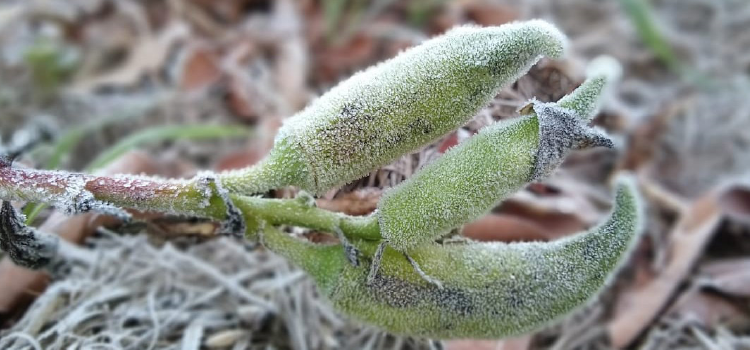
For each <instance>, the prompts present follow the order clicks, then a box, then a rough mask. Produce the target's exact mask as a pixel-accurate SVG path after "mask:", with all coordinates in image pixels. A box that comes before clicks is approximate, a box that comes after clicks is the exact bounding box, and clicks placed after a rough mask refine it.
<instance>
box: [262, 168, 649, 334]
mask: <svg viewBox="0 0 750 350" xmlns="http://www.w3.org/2000/svg"><path fill="white" fill-rule="evenodd" d="M642 220H643V213H642V207H641V204H640V200H639V199H638V196H637V192H636V189H635V184H634V182H633V181H632V180H631V179H630V178H629V177H623V178H621V179H620V181H618V184H617V189H616V195H615V205H614V208H613V211H612V212H611V214H610V216H609V218H608V219H607V220H606V222H604V223H602V224H601V225H599V226H597V227H595V228H593V229H591V230H589V231H587V232H585V233H580V234H578V235H575V236H571V237H568V238H564V239H561V240H558V241H553V242H534V243H513V244H506V243H499V242H492V243H486V242H485V243H479V242H472V241H469V242H464V243H452V244H442V245H441V244H437V243H432V244H427V245H424V246H421V247H418V248H416V249H414V250H413V251H412V253H411V255H412V257H413V258H414V259H415V260H416V261H417V262H418V263H419V264H420V265H421V266H422V267H423V269H424V271H425V272H426V273H427V274H429V275H430V276H433V277H436V278H437V279H439V280H441V281H442V284H443V287H442V288H439V287H437V286H435V285H433V284H430V283H428V282H426V281H425V280H423V279H422V278H421V277H420V276H419V275H418V274H417V273H415V271H414V270H413V268H412V266H411V265H410V264H409V263H408V262H407V261H406V260H405V259H404V258H403V256H402V255H401V253H399V252H397V251H395V250H392V249H386V251H385V254H384V256H383V260H382V265H381V268H380V271H379V273H378V275H377V276H376V277H375V279H374V280H372V281H371V283H368V266H369V264H370V260H369V259H367V258H363V259H362V262H363V265H364V266H361V267H353V266H351V265H350V264H349V263H348V262H347V261H346V259H345V257H344V256H343V255H342V254H341V246H340V245H333V246H321V245H316V244H312V243H309V242H306V241H302V240H299V239H296V238H293V237H291V236H289V235H287V234H284V233H282V232H280V231H278V230H277V229H275V228H273V227H267V228H266V229H265V233H264V234H263V241H264V243H265V245H266V246H267V247H268V248H269V249H271V250H272V251H274V252H276V253H278V254H280V255H282V256H284V257H286V258H288V259H290V260H291V261H293V262H294V263H295V264H297V265H299V266H300V267H301V268H302V269H304V270H305V271H307V272H308V273H309V274H310V275H311V276H312V277H313V278H314V279H315V280H316V282H317V285H318V288H319V289H320V291H321V292H322V293H323V294H325V295H326V296H327V297H328V298H329V299H330V301H331V303H332V304H333V306H334V307H335V308H336V309H337V310H339V311H340V312H342V313H344V314H347V315H349V316H351V317H353V318H356V319H359V320H361V321H364V322H367V323H370V324H373V325H376V326H378V327H380V328H382V329H384V330H387V331H389V332H392V333H399V334H408V335H414V336H424V337H431V338H442V339H447V338H499V337H505V336H512V335H517V334H521V333H524V332H528V331H531V330H534V329H538V328H541V327H543V326H544V325H546V324H549V323H550V322H551V321H554V320H555V319H557V318H559V317H561V316H562V315H565V314H567V313H569V312H570V311H572V310H574V309H575V308H577V307H579V306H581V305H583V304H585V303H586V301H587V300H589V299H591V298H592V297H593V296H594V295H596V294H597V293H598V292H599V291H600V290H601V289H602V288H603V287H604V286H605V285H606V284H607V282H608V281H610V280H611V279H612V276H613V274H614V271H615V270H616V267H617V266H618V265H619V264H620V263H621V262H622V261H623V260H624V258H625V257H626V255H627V252H628V251H629V249H630V248H631V247H632V246H633V245H634V242H635V241H636V238H637V237H638V234H639V232H640V231H641V222H642ZM354 244H355V245H356V246H357V247H358V248H359V249H360V250H361V252H362V253H363V255H364V256H366V257H372V256H373V252H374V251H375V249H376V245H377V243H375V242H371V241H358V242H354Z"/></svg>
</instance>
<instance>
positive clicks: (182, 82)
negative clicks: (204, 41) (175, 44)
mask: <svg viewBox="0 0 750 350" xmlns="http://www.w3.org/2000/svg"><path fill="white" fill-rule="evenodd" d="M184 55H185V57H184V58H183V62H182V67H181V68H180V70H181V74H180V76H179V83H178V85H179V87H180V89H182V90H183V91H187V92H190V91H197V90H201V89H205V88H206V87H208V86H210V85H212V84H214V83H216V82H217V81H218V80H219V78H220V77H221V69H220V68H219V62H218V58H217V55H216V53H215V52H214V51H213V50H211V49H210V48H209V47H207V46H206V45H194V46H193V47H191V48H188V49H186V50H185V53H184Z"/></svg>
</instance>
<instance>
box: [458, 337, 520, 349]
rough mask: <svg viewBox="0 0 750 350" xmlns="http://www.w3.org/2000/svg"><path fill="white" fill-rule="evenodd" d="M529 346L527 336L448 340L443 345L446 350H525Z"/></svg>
mask: <svg viewBox="0 0 750 350" xmlns="http://www.w3.org/2000/svg"><path fill="white" fill-rule="evenodd" d="M530 346H531V336H528V335H526V336H520V337H514V338H506V339H503V340H475V339H461V340H450V341H448V342H446V344H445V348H446V350H527V349H529V347H530Z"/></svg>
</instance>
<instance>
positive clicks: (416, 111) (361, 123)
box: [225, 20, 566, 193]
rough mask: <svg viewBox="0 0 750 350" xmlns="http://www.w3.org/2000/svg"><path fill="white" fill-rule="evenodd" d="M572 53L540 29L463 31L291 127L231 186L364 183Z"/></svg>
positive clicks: (554, 33)
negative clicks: (548, 60) (534, 70)
mask: <svg viewBox="0 0 750 350" xmlns="http://www.w3.org/2000/svg"><path fill="white" fill-rule="evenodd" d="M565 46H566V39H565V37H564V35H563V34H562V33H561V32H560V31H559V30H558V29H557V28H555V27H554V26H552V25H551V24H549V23H547V22H544V21H540V20H534V21H528V22H516V23H511V24H506V25H502V26H499V27H485V28H482V27H475V26H464V27H459V28H456V29H453V30H451V31H449V32H448V33H446V34H445V35H442V36H439V37H436V38H434V39H431V40H428V41H426V42H424V43H423V44H421V45H419V46H416V47H414V48H411V49H409V50H406V51H404V52H402V53H401V54H399V55H398V56H396V57H394V58H392V59H390V60H388V61H385V62H382V63H380V64H378V65H376V66H373V67H371V68H369V69H367V70H364V71H362V72H359V73H357V74H355V75H354V76H352V77H351V78H349V79H347V80H345V81H343V82H342V83H340V84H339V85H338V86H336V87H334V88H333V89H331V90H330V91H329V92H327V93H326V94H324V95H323V96H321V97H320V98H318V99H317V100H316V101H314V102H313V103H312V104H310V105H309V106H308V107H307V108H305V109H304V110H303V111H301V112H300V113H298V114H297V115H295V116H293V117H292V118H290V119H288V120H287V121H286V122H285V124H284V125H283V126H282V128H281V129H280V130H279V133H278V134H277V136H276V140H275V145H274V148H273V149H272V150H271V152H270V154H269V155H268V157H267V158H266V159H265V160H264V161H262V162H261V163H260V164H259V165H257V166H255V167H252V168H249V169H246V170H242V171H238V172H234V173H231V174H227V175H226V178H227V179H231V180H230V181H225V186H227V188H228V189H230V190H231V191H234V192H245V193H252V192H258V191H265V190H268V189H269V188H260V187H258V186H256V185H257V184H264V183H263V181H260V182H258V181H257V180H256V179H258V178H259V177H272V178H276V179H278V181H277V182H275V183H272V184H271V183H269V184H265V185H279V184H282V183H284V182H285V184H286V185H296V186H298V187H301V188H302V189H304V190H307V191H309V192H311V193H322V192H324V191H327V190H329V189H331V188H333V187H336V186H340V185H343V184H345V183H347V182H349V181H352V180H356V179H357V178H359V177H361V176H364V175H366V174H367V173H368V172H370V171H372V170H373V169H375V168H377V167H379V166H382V165H385V164H388V163H389V162H391V161H393V160H394V159H396V158H397V157H399V156H401V155H403V154H405V153H408V152H411V151H414V150H416V149H418V148H419V147H421V146H424V145H425V144H428V143H429V142H431V141H434V140H436V139H437V138H439V137H441V136H443V135H445V134H446V133H448V132H450V131H451V130H454V129H456V128H457V127H459V126H461V125H463V124H464V123H466V122H467V121H468V120H469V119H470V118H471V117H472V116H473V115H474V114H475V113H476V111H477V110H478V109H479V108H481V107H482V106H484V105H485V104H487V103H488V102H489V101H490V100H491V99H492V98H493V97H494V96H495V94H496V93H497V92H498V91H499V89H501V88H502V87H503V86H505V85H507V84H509V83H510V82H512V81H514V80H515V79H517V78H518V77H519V76H521V75H522V74H524V73H525V72H526V71H528V69H529V68H530V67H531V66H532V65H533V64H534V63H536V62H537V61H538V60H539V59H540V58H541V57H542V56H545V55H546V56H549V57H554V58H559V57H561V56H562V55H563V53H564V51H565ZM261 168H262V169H261ZM258 174H261V175H258ZM254 181H255V182H254Z"/></svg>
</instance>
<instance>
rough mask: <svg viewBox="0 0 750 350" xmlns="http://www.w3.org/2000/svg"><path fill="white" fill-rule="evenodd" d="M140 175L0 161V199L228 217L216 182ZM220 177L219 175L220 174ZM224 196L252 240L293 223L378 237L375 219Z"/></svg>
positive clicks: (73, 208) (76, 208)
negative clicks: (264, 230)
mask: <svg viewBox="0 0 750 350" xmlns="http://www.w3.org/2000/svg"><path fill="white" fill-rule="evenodd" d="M201 179H202V177H201V176H200V175H199V176H197V177H195V178H193V179H190V180H176V179H160V178H153V177H145V176H126V175H115V176H96V175H88V174H82V173H67V172H61V171H50V170H36V169H24V168H15V167H11V166H9V163H7V162H6V163H2V164H0V198H3V199H5V200H19V201H29V202H42V203H48V204H52V205H56V206H58V207H61V208H62V209H64V210H65V211H66V212H67V213H69V214H75V213H79V212H83V211H87V210H100V209H101V208H107V207H112V206H114V207H124V208H133V209H138V210H152V211H159V212H167V213H172V214H180V215H192V216H199V217H206V218H211V219H216V220H224V219H227V210H228V209H229V208H227V205H226V203H225V201H224V199H222V198H221V196H220V195H219V193H217V191H215V188H214V187H215V186H212V185H211V184H208V183H204V182H203V181H201ZM220 179H221V178H220ZM229 198H230V199H231V201H232V202H233V203H234V205H236V206H237V207H238V208H239V209H240V211H241V212H242V215H243V217H244V218H245V221H246V222H247V231H246V234H247V235H248V237H249V238H255V236H256V233H257V231H258V229H259V227H260V225H261V223H262V222H267V223H269V224H272V225H296V226H303V227H307V228H311V229H316V230H321V231H326V232H335V229H336V228H340V229H341V231H343V232H344V234H345V235H346V236H349V237H351V238H362V239H368V240H377V239H380V230H379V227H378V223H377V220H376V219H375V218H374V217H372V216H368V217H354V216H348V215H343V214H340V213H334V212H329V211H326V210H323V209H319V208H317V207H315V206H314V204H311V203H305V202H303V201H300V200H297V199H267V198H259V197H248V196H241V195H236V194H230V196H229Z"/></svg>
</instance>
